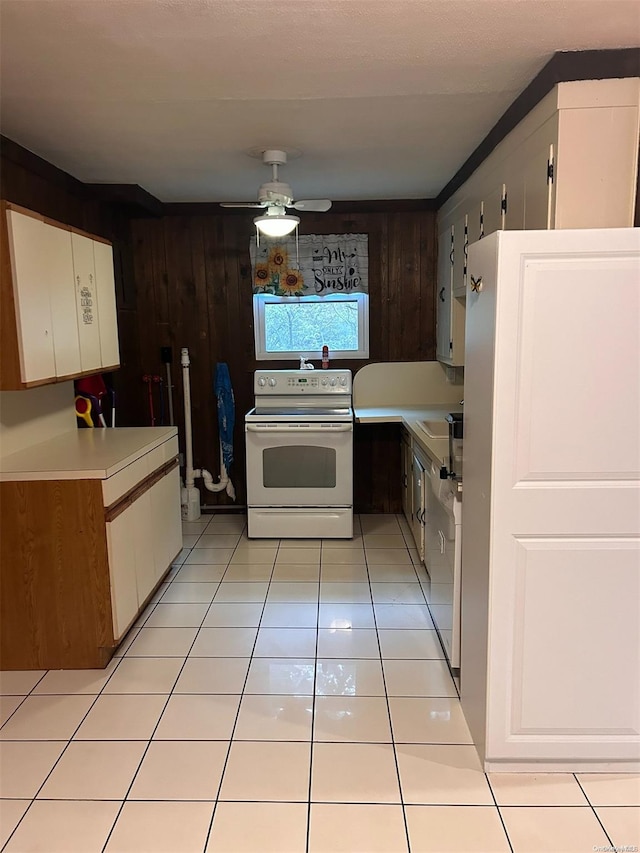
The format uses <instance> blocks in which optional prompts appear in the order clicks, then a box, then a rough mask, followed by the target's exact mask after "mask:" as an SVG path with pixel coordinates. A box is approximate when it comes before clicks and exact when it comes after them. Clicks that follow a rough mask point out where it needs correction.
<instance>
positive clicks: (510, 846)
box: [474, 747, 516, 853]
mask: <svg viewBox="0 0 640 853" xmlns="http://www.w3.org/2000/svg"><path fill="white" fill-rule="evenodd" d="M474 748H475V747H474ZM483 772H484V778H485V779H486V782H487V786H488V788H489V792H490V794H491V799H492V800H493V804H494V806H495V808H496V811H497V812H498V819H499V820H500V823H501V825H502V830H503V832H504V835H505V838H506V839H507V844H508V845H509V850H510V851H511V853H516V851H514V849H513V845H512V843H511V838H510V837H509V833H508V831H507V826H506V824H505V822H504V818H503V817H502V812H501V811H500V806H499V805H498V801H497V800H496V795H495V793H494V790H493V786H492V784H491V779H490V778H489V774H488V773H487V772H486V770H485V771H483Z"/></svg>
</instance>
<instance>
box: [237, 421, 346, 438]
mask: <svg viewBox="0 0 640 853" xmlns="http://www.w3.org/2000/svg"><path fill="white" fill-rule="evenodd" d="M245 429H246V431H247V432H259V433H261V434H262V435H273V434H274V433H288V434H289V435H290V434H291V433H292V432H305V433H309V432H314V433H316V432H317V433H322V434H323V435H332V434H333V433H334V432H353V424H349V423H345V424H331V426H324V427H323V426H318V425H316V424H287V425H286V426H284V425H283V426H260V425H259V424H245Z"/></svg>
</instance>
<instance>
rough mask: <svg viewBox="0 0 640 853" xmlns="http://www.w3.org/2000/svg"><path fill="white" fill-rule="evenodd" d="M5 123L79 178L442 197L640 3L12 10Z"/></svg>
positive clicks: (624, 24) (159, 189) (204, 194)
mask: <svg viewBox="0 0 640 853" xmlns="http://www.w3.org/2000/svg"><path fill="white" fill-rule="evenodd" d="M0 15H1V19H0V20H1V25H2V26H1V44H0V46H1V50H2V66H1V75H2V76H1V85H2V88H1V98H2V99H1V114H0V119H1V129H2V133H3V134H4V135H5V136H8V137H9V138H11V139H13V140H14V141H15V142H18V143H20V144H21V145H23V146H24V147H26V148H28V149H30V150H31V151H33V152H35V153H36V154H39V155H40V156H41V157H44V158H45V159H46V160H48V161H49V162H51V163H53V164H55V165H56V166H58V167H60V168H61V169H64V170H65V171H67V172H69V173H70V174H72V175H74V176H75V177H77V178H79V179H80V180H82V181H87V182H91V183H98V182H109V183H134V184H139V185H140V186H142V187H144V189H146V190H148V191H149V192H150V193H152V194H153V195H155V196H157V198H159V199H160V200H162V201H220V200H254V199H255V196H256V192H257V188H258V185H259V184H260V183H262V182H263V181H264V180H267V179H268V178H269V170H268V169H267V167H265V166H263V165H262V164H261V163H260V161H259V160H255V159H251V158H250V157H248V156H247V154H246V153H245V152H246V151H247V149H250V148H256V147H258V148H283V147H284V148H297V149H301V150H302V151H303V152H304V153H303V156H302V157H301V158H299V159H297V160H294V161H291V162H290V163H289V164H288V165H287V166H286V168H285V169H284V170H283V171H282V172H281V177H282V178H283V179H284V180H287V181H288V182H289V183H290V184H291V185H292V187H293V189H294V192H295V195H296V197H297V198H303V197H306V198H312V197H317V196H322V197H325V196H328V197H329V198H332V199H335V200H338V199H374V198H377V199H393V198H429V197H433V196H435V195H437V194H438V192H439V190H441V189H442V187H443V186H444V185H445V184H446V183H447V181H448V180H449V179H450V178H451V177H452V176H453V174H454V173H455V172H456V170H457V169H458V168H459V167H460V166H461V165H462V163H463V162H464V161H465V159H466V158H467V157H468V155H469V154H470V153H471V152H472V150H473V149H474V148H475V146H476V145H477V144H478V143H479V142H480V141H481V140H482V138H483V137H484V136H485V134H486V133H487V131H488V130H489V129H490V128H491V127H492V126H493V124H495V122H496V121H497V119H498V118H499V117H500V116H501V114H502V113H503V112H504V111H505V109H506V108H507V107H508V106H509V105H510V104H511V102H512V101H513V100H514V99H515V98H516V96H517V95H518V94H519V93H520V92H521V91H522V90H523V89H524V88H525V86H526V85H527V84H528V83H529V82H530V81H531V79H532V78H533V77H534V76H535V75H536V74H537V73H538V72H539V71H540V69H541V68H542V67H543V66H544V65H545V63H546V62H547V61H548V60H549V59H550V58H551V57H552V55H553V53H554V52H555V51H557V50H584V49H593V48H616V47H633V46H636V45H638V44H640V3H638V0H567V1H566V2H565V0H0Z"/></svg>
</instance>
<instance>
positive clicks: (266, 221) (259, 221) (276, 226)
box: [253, 213, 300, 237]
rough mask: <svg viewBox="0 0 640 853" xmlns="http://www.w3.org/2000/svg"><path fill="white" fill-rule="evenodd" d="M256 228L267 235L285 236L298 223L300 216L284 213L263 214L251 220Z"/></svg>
mask: <svg viewBox="0 0 640 853" xmlns="http://www.w3.org/2000/svg"><path fill="white" fill-rule="evenodd" d="M253 221H254V224H255V226H256V228H257V229H258V231H260V233H261V234H264V235H265V236H267V237H285V236H286V235H287V234H291V232H292V231H293V230H294V228H297V226H298V225H299V224H300V217H299V216H293V215H292V214H289V213H284V214H281V215H279V216H273V215H271V216H270V215H269V214H263V215H262V216H256V218H255V219H254V220H253Z"/></svg>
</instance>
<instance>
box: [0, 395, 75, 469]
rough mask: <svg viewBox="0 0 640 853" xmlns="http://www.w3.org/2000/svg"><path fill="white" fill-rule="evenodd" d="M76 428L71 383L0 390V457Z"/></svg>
mask: <svg viewBox="0 0 640 853" xmlns="http://www.w3.org/2000/svg"><path fill="white" fill-rule="evenodd" d="M76 428H77V427H76V413H75V405H74V392H73V382H59V383H56V384H53V385H43V386H41V387H40V388H29V389H26V390H24V391H0V456H9V455H10V454H11V453H17V452H18V451H19V450H24V449H25V448H26V447H28V446H29V445H32V444H38V443H39V442H41V441H47V440H48V439H50V438H54V437H55V436H57V435H60V434H61V433H63V432H68V431H69V430H75V429H76Z"/></svg>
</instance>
